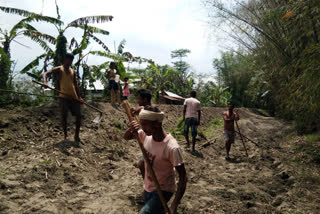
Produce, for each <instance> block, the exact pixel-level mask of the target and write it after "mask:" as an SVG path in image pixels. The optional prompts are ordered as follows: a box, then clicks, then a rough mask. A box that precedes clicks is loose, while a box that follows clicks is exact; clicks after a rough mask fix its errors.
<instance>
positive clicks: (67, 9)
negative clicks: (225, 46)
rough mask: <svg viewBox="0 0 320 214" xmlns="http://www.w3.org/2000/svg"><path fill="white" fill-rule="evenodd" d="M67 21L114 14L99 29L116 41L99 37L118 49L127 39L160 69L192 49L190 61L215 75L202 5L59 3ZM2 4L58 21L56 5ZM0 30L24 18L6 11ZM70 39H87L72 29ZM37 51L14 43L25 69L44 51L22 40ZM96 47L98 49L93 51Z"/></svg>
mask: <svg viewBox="0 0 320 214" xmlns="http://www.w3.org/2000/svg"><path fill="white" fill-rule="evenodd" d="M42 3H44V4H42ZM58 3H59V7H60V13H61V16H62V20H63V21H65V22H66V24H67V23H68V22H70V21H72V20H74V19H76V18H78V17H82V16H89V15H102V14H105V15H113V16H114V19H113V21H112V22H108V23H104V24H97V25H96V26H98V27H101V28H103V29H106V30H108V31H110V36H108V37H104V36H100V35H99V36H98V37H99V38H101V39H102V40H103V41H104V42H105V43H106V44H107V45H108V47H109V48H110V49H111V50H113V49H114V48H113V46H114V45H113V43H114V41H115V42H116V43H117V44H119V42H120V41H121V40H122V39H126V40H127V44H126V49H127V50H129V51H130V52H132V53H133V54H134V55H136V56H142V57H145V58H152V59H153V60H154V61H155V62H157V63H159V64H170V63H171V59H170V51H172V50H174V49H178V48H188V49H190V50H191V54H190V55H189V57H188V61H189V62H190V64H191V65H192V67H193V69H194V70H196V71H197V72H201V73H203V72H206V73H207V72H211V71H212V70H213V69H212V63H211V62H212V58H213V57H218V56H219V48H218V46H217V45H212V43H210V42H209V40H208V30H207V25H206V24H205V20H206V13H205V10H204V9H203V8H202V7H201V0H161V1H155V0H136V1H132V0H109V1H106V0H90V1H88V0H68V1H66V0H58ZM0 5H5V6H8V7H18V8H22V9H26V10H30V11H34V12H38V13H40V12H41V11H42V12H43V14H45V15H49V16H54V17H56V11H55V5H54V0H23V1H22V0H0ZM0 18H1V21H0V24H1V25H0V27H2V28H3V26H4V24H5V26H6V27H10V26H12V24H14V23H16V22H17V21H18V20H19V17H18V16H9V15H6V14H4V13H3V12H0ZM36 26H37V27H38V28H39V30H40V31H42V32H45V33H48V34H53V35H56V34H57V31H56V29H55V28H54V27H53V26H50V25H47V24H41V25H36ZM67 35H68V38H69V39H71V37H72V36H77V37H80V36H81V31H77V30H70V31H68V32H67ZM19 41H20V42H25V43H26V44H28V45H29V46H32V50H30V49H26V48H24V47H21V46H19V45H18V44H14V45H13V46H12V56H13V58H14V59H18V65H17V67H18V68H22V67H23V66H24V65H26V63H28V62H30V61H31V60H32V59H33V58H34V57H35V56H37V55H40V54H41V53H42V52H43V51H42V50H41V48H40V47H38V46H37V45H34V44H33V43H32V42H30V41H29V40H27V39H20V40H19ZM92 47H94V48H96V47H98V46H92ZM101 61H102V59H101V58H95V57H90V63H95V62H96V63H98V62H101Z"/></svg>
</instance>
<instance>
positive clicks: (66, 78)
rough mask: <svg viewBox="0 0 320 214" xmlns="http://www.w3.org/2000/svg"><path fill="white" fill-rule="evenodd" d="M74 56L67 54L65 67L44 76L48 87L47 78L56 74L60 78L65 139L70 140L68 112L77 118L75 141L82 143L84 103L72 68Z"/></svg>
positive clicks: (59, 67) (54, 69)
mask: <svg viewBox="0 0 320 214" xmlns="http://www.w3.org/2000/svg"><path fill="white" fill-rule="evenodd" d="M73 59H74V56H73V55H72V54H69V53H67V54H66V56H65V58H64V61H63V65H61V66H58V67H55V68H53V69H52V70H50V71H47V72H45V73H44V74H43V83H44V85H46V86H47V77H48V76H50V75H52V74H56V75H57V76H58V77H59V83H60V91H61V93H60V94H59V97H60V108H61V116H62V126H63V131H64V139H65V140H66V139H67V138H68V133H67V117H68V111H69V110H70V112H71V113H72V115H73V116H75V117H76V131H75V135H74V140H75V141H76V142H80V137H79V132H80V125H81V111H80V103H84V101H83V99H82V98H81V97H80V91H79V87H78V83H77V78H76V73H75V71H74V70H73V69H72V68H71V65H72V62H73Z"/></svg>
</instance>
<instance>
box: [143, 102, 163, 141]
mask: <svg viewBox="0 0 320 214" xmlns="http://www.w3.org/2000/svg"><path fill="white" fill-rule="evenodd" d="M139 119H140V124H141V128H142V130H143V131H144V132H145V133H146V135H148V136H151V135H154V134H155V133H157V132H159V131H163V130H162V121H163V119H164V113H163V112H161V111H160V110H159V109H158V108H157V107H154V106H147V107H145V108H144V110H142V111H141V112H140V114H139Z"/></svg>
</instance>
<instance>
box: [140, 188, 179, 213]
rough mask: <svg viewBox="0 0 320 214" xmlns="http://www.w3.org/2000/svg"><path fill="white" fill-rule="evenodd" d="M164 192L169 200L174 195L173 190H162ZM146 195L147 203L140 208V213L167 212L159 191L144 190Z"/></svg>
mask: <svg viewBox="0 0 320 214" xmlns="http://www.w3.org/2000/svg"><path fill="white" fill-rule="evenodd" d="M162 194H163V196H164V198H165V200H166V202H168V201H169V200H170V198H171V197H172V195H173V193H172V192H166V191H162ZM144 197H145V199H146V203H145V205H144V206H143V207H142V209H141V210H140V214H165V212H164V208H163V206H162V203H161V200H160V197H159V195H158V192H157V191H153V192H147V191H144Z"/></svg>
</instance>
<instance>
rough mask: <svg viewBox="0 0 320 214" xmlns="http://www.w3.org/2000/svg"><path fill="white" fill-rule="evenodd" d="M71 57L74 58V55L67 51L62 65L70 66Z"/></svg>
mask: <svg viewBox="0 0 320 214" xmlns="http://www.w3.org/2000/svg"><path fill="white" fill-rule="evenodd" d="M73 59H74V55H73V54H71V53H67V54H66V55H65V57H64V60H63V65H65V66H68V67H69V66H71V65H72V62H73Z"/></svg>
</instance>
